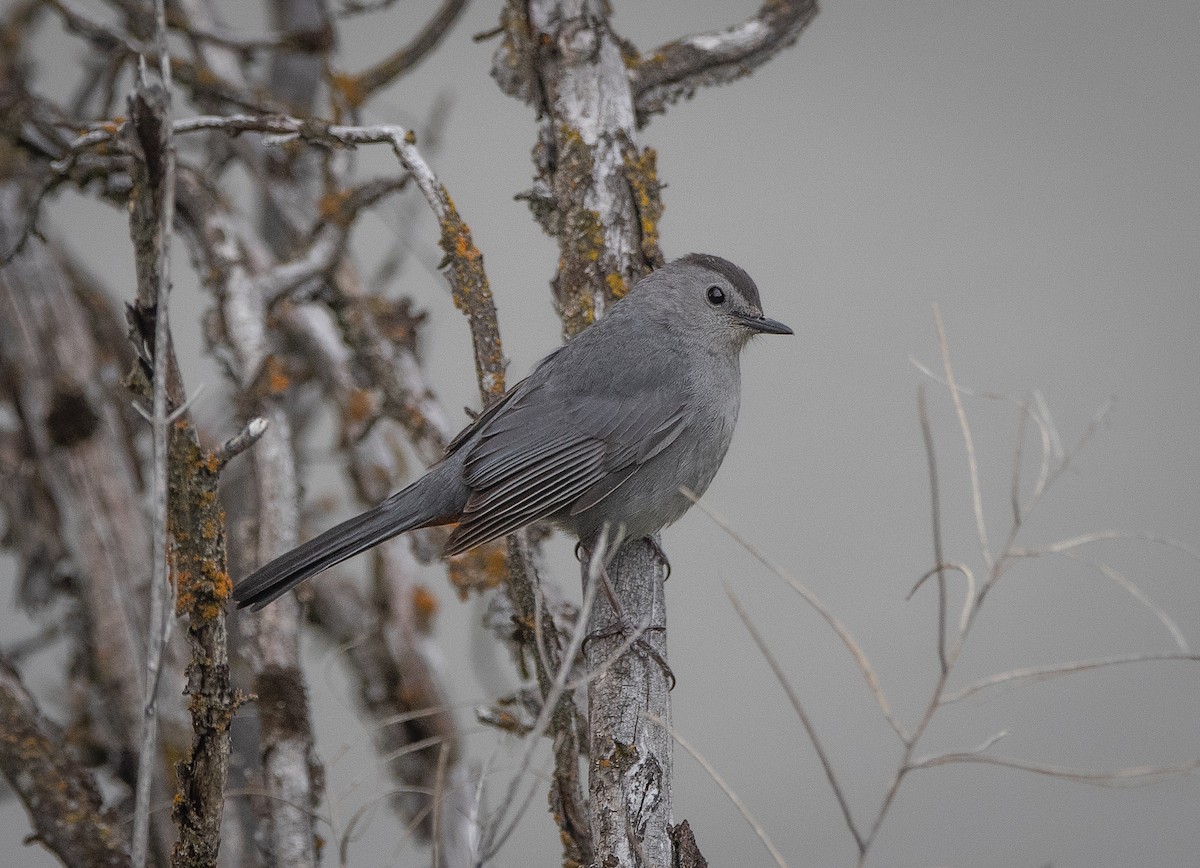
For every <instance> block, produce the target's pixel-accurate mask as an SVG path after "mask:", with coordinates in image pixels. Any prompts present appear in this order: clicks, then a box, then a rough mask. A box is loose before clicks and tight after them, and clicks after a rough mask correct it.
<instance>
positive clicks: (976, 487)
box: [933, 304, 995, 572]
mask: <svg viewBox="0 0 1200 868" xmlns="http://www.w3.org/2000/svg"><path fill="white" fill-rule="evenodd" d="M933 323H934V327H935V328H936V329H937V336H938V346H939V347H940V348H941V352H942V368H943V370H945V372H946V382H947V383H948V384H949V386H950V397H951V398H952V399H953V400H954V411H955V412H956V413H957V414H958V424H959V427H960V428H961V429H962V439H963V445H964V446H965V447H966V450H967V467H968V469H969V470H970V472H971V501H972V504H973V505H974V509H975V527H976V530H977V531H978V533H979V550H980V552H981V553H982V554H983V562H984V563H985V564H986V565H987V568H988V571H989V572H990V571H991V569H992V566H993V564H994V563H995V562H994V560H993V558H992V550H991V546H990V545H989V544H988V533H987V525H986V523H985V522H984V518H983V489H982V488H981V486H980V484H979V462H978V460H977V459H976V457H975V439H974V437H972V436H971V426H970V424H969V423H968V422H967V411H966V409H965V408H964V407H963V400H962V394H961V393H960V392H959V390H958V384H957V383H955V381H954V368H953V367H952V366H951V365H950V346H949V344H948V343H947V342H946V326H945V324H944V323H943V322H942V309H941V308H940V307H939V306H938V305H936V304H935V305H934V306H933Z"/></svg>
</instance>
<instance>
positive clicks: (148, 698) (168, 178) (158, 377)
mask: <svg viewBox="0 0 1200 868" xmlns="http://www.w3.org/2000/svg"><path fill="white" fill-rule="evenodd" d="M154 12H155V37H156V41H157V44H158V52H159V59H160V67H159V75H160V77H161V81H160V82H158V83H157V85H156V86H155V87H154V88H153V89H154V90H156V91H157V90H159V89H161V92H160V93H155V94H153V95H151V90H152V89H151V85H150V84H149V82H148V80H147V78H146V75H145V59H144V58H142V59H141V65H140V67H139V77H138V83H137V86H136V95H135V99H137V100H140V101H141V102H142V104H143V105H145V106H146V107H147V108H148V109H150V111H149V112H147V113H146V116H145V117H144V118H143V123H144V126H145V127H146V130H147V132H146V133H145V134H144V135H142V136H140V139H141V142H142V145H143V148H144V151H145V153H144V158H145V160H146V164H147V170H146V171H145V172H144V173H143V177H144V178H145V179H146V181H147V187H148V189H145V190H142V191H141V195H143V196H146V197H153V199H154V200H155V204H156V205H157V206H158V214H157V217H158V225H157V227H155V229H154V233H153V234H154V238H155V245H154V251H153V253H154V257H155V260H156V261H155V262H153V263H152V264H151V263H142V262H139V263H138V265H139V267H140V268H141V269H142V270H143V271H145V269H146V267H147V266H149V267H151V268H152V269H153V273H155V274H156V276H157V279H158V280H157V286H156V287H155V288H154V310H155V316H154V382H153V383H152V401H153V419H152V431H153V434H152V437H153V445H152V453H153V456H152V464H153V471H152V483H151V490H152V492H153V503H154V532H153V543H152V551H151V563H152V572H151V579H150V631H149V636H148V637H147V642H148V645H149V647H148V648H147V652H146V654H147V659H146V688H145V704H144V707H143V712H142V743H141V753H140V756H139V759H138V772H137V787H136V793H135V807H134V824H133V840H132V843H131V861H132V864H133V868H143V866H144V865H145V864H146V855H147V850H148V845H149V838H150V790H151V787H152V785H153V782H154V778H155V775H154V769H155V767H156V766H157V765H158V763H157V762H156V753H157V741H158V685H159V681H160V679H161V676H162V660H163V652H164V650H165V648H166V644H167V638H168V634H169V631H170V629H171V625H172V624H173V623H174V619H173V618H172V617H171V615H170V613H168V611H167V609H166V607H167V606H170V607H171V612H173V611H174V608H175V607H174V601H173V600H172V599H171V596H170V593H169V591H170V589H169V587H168V580H167V544H168V541H167V473H168V468H167V446H168V444H167V436H168V428H169V425H170V420H169V419H168V418H167V413H168V409H167V377H168V369H169V365H170V355H171V348H170V347H171V343H170V342H171V331H170V320H169V314H168V309H169V306H168V299H169V297H170V289H171V271H170V266H171V259H170V247H171V227H172V224H173V222H174V210H175V170H174V162H175V158H174V152H173V149H172V147H171V133H170V111H171V91H170V88H171V69H170V56H169V55H168V54H167V43H166V40H167V35H166V11H165V5H164V0H155V4H154ZM155 164H157V165H156V167H155V168H151V167H152V166H155ZM155 188H157V189H155ZM135 219H136V218H135Z"/></svg>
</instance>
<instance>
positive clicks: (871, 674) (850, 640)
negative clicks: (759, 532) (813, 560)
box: [680, 488, 911, 744]
mask: <svg viewBox="0 0 1200 868" xmlns="http://www.w3.org/2000/svg"><path fill="white" fill-rule="evenodd" d="M680 490H681V491H682V492H683V494H684V495H685V496H686V497H688V498H689V499H691V501H692V503H694V504H696V506H698V507H700V510H701V511H702V512H703V513H704V514H705V515H707V516H708V517H709V518H711V519H712V520H713V522H715V523H716V525H717V526H718V527H719V528H721V530H723V531H725V533H727V534H729V536H730V537H731V538H732V539H733V540H734V542H736V543H737V544H738V545H740V546H741V547H742V548H744V549H745V550H746V551H747V552H749V553H750V555H751V556H753V557H754V559H755V560H757V561H758V562H759V563H760V564H762V565H763V566H765V567H766V568H767V569H768V570H770V571H771V572H773V573H774V574H775V575H777V576H779V578H781V579H783V580H784V581H785V582H787V583H788V584H789V585H791V586H792V589H793V590H795V591H796V593H798V594H799V595H800V596H801V597H803V598H804V601H805V602H806V603H808V604H809V605H810V606H812V608H814V609H816V611H817V614H819V615H820V616H821V617H822V618H823V619H824V621H825V623H826V624H828V625H829V626H830V627H831V628H832V629H833V632H834V633H836V634H837V637H838V638H839V639H840V640H842V644H843V645H845V646H846V650H847V651H849V652H850V656H851V657H853V658H854V662H855V663H856V664H857V666H858V669H859V671H860V672H862V674H863V678H865V679H866V681H867V689H868V690H870V691H871V696H872V697H873V698H874V699H875V702H876V704H877V705H878V706H879V710H880V711H881V712H883V716H884V718H885V719H886V720H887V722H888V723H889V724H891V727H892V729H893V730H895V732H896V735H898V736H899V737H900V740H901V741H902V742H904V743H906V744H907V743H908V742H909V740H910V738H911V736H910V735H909V734H908V732H907V731H906V730H905V729H904V727H903V726H902V725H901V723H900V721H899V720H898V719H897V718H896V715H895V713H894V712H893V711H892V705H891V703H890V702H888V699H887V696H886V695H885V694H884V692H883V687H882V686H881V685H880V683H879V676H878V674H876V672H875V667H874V666H872V665H871V660H870V658H869V657H867V655H866V652H865V651H863V650H862V647H861V646H860V645H859V644H858V642H857V641H856V640H855V638H854V636H853V635H852V634H851V633H850V631H849V630H848V629H847V628H846V625H845V624H843V623H842V622H841V620H840V619H839V618H838V617H837V615H835V614H833V612H832V611H831V610H830V609H829V608H828V607H826V605H825V604H824V603H822V602H821V601H820V599H818V598H817V596H816V595H815V594H814V593H813V592H812V591H810V590H809V589H808V588H807V587H806V586H805V585H804V584H802V583H801V582H800V580H799V579H797V578H795V577H794V576H792V575H791V574H790V573H789V572H787V570H785V569H783V567H780V566H779V565H778V564H776V563H775V562H774V561H772V560H771V559H770V558H768V557H767V556H766V555H765V554H763V553H762V551H760V550H759V549H758V548H756V547H755V546H754V545H753V544H752V543H750V541H749V540H747V539H746V538H745V537H744V536H742V535H741V534H740V533H739V532H738V531H737V530H735V529H734V528H733V526H732V525H730V524H729V522H728V521H726V520H725V519H724V518H723V517H722V516H721V515H720V514H719V513H718V512H717V511H716V510H714V509H712V508H711V507H710V506H708V505H707V504H705V503H704V502H703V501H702V500H700V498H699V497H698V496H697V495H696V493H695V492H694V491H689V490H688V489H686V488H684V489H680Z"/></svg>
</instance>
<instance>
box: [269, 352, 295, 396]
mask: <svg viewBox="0 0 1200 868" xmlns="http://www.w3.org/2000/svg"><path fill="white" fill-rule="evenodd" d="M291 384H292V379H291V377H289V376H288V373H287V370H286V369H285V368H284V364H283V362H282V361H280V359H279V357H278V356H269V357H268V358H267V362H266V386H267V392H268V393H269V394H271V395H276V396H278V395H282V394H283V393H284V392H286V391H287V388H288V386H290V385H291Z"/></svg>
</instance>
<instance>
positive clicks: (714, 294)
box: [705, 286, 725, 304]
mask: <svg viewBox="0 0 1200 868" xmlns="http://www.w3.org/2000/svg"><path fill="white" fill-rule="evenodd" d="M705 294H706V295H707V296H708V301H709V304H724V303H725V290H723V289H721V287H719V286H710V287H709V288H708V292H707V293H705Z"/></svg>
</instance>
